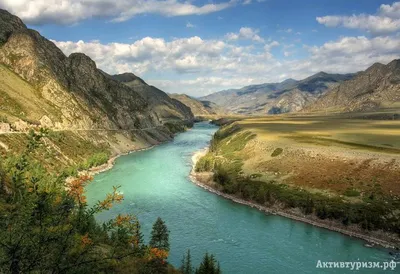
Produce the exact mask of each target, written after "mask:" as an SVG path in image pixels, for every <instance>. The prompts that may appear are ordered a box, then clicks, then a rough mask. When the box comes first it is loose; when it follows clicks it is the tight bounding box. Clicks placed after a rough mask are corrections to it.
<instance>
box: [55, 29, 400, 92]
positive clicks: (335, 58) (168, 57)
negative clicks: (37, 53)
mask: <svg viewBox="0 0 400 274" xmlns="http://www.w3.org/2000/svg"><path fill="white" fill-rule="evenodd" d="M54 42H55V43H56V45H57V46H59V47H60V48H61V49H62V50H63V51H64V52H65V53H66V54H70V53H72V52H83V53H85V54H87V55H89V56H90V57H92V58H93V59H94V60H95V61H96V62H97V64H98V67H99V68H101V69H103V70H105V71H106V72H108V73H112V74H113V73H123V72H133V73H135V74H138V75H139V76H141V77H143V78H144V79H145V80H146V81H147V82H148V83H150V84H153V85H155V86H157V87H159V88H161V89H163V90H165V91H167V92H172V93H173V92H180V93H182V92H184V93H188V94H191V95H194V96H201V95H205V94H208V93H210V92H215V91H219V90H222V89H228V88H239V87H242V86H245V85H250V84H257V83H266V82H276V81H281V80H284V79H283V78H282V77H285V78H295V79H302V78H305V77H307V76H310V75H311V74H314V73H316V72H319V71H321V70H323V71H326V72H332V73H349V72H356V71H359V70H364V69H366V68H367V67H368V66H370V65H372V64H373V63H375V62H382V63H387V62H389V61H391V60H393V59H396V58H399V56H400V37H388V36H387V37H381V36H379V37H374V38H367V37H365V36H359V37H342V38H340V39H338V40H336V41H330V42H327V43H325V44H323V45H321V46H308V47H305V50H306V51H307V52H308V53H309V56H308V57H306V58H303V59H296V58H295V55H292V53H293V51H294V50H297V49H295V48H294V47H293V46H292V45H291V44H288V45H283V47H282V49H283V54H284V55H286V56H287V57H288V56H290V57H291V58H290V59H288V60H278V59H276V58H275V57H274V56H273V55H272V54H271V53H270V50H271V48H273V47H278V46H281V45H280V44H279V42H277V41H271V42H269V43H268V44H265V45H264V46H263V48H264V50H263V51H262V52H260V51H259V47H254V46H246V47H244V46H236V45H233V44H229V43H227V42H224V41H221V40H203V39H201V38H200V37H197V36H194V37H189V38H180V39H173V40H171V41H166V40H164V39H161V38H152V37H145V38H143V39H140V40H137V41H135V42H133V43H132V44H122V43H109V44H101V43H100V42H99V41H91V42H84V41H78V42H71V41H66V42H60V41H54ZM160 77H162V78H166V77H168V78H169V79H175V80H160Z"/></svg>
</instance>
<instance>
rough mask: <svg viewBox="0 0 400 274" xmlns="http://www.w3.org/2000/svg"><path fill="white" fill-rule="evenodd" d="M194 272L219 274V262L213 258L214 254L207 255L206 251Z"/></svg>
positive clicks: (198, 273)
mask: <svg viewBox="0 0 400 274" xmlns="http://www.w3.org/2000/svg"><path fill="white" fill-rule="evenodd" d="M195 273H196V274H220V273H221V270H220V266H219V263H217V261H216V260H215V257H214V255H212V254H211V255H209V254H208V252H207V253H206V254H205V255H204V258H203V261H202V262H201V263H200V266H199V268H197V269H196V272H195Z"/></svg>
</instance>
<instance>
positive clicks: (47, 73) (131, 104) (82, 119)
mask: <svg viewBox="0 0 400 274" xmlns="http://www.w3.org/2000/svg"><path fill="white" fill-rule="evenodd" d="M0 25H1V28H0V45H1V47H0V63H1V64H3V65H5V66H6V68H4V69H5V70H11V71H12V72H14V73H15V74H16V75H18V76H19V77H21V78H22V79H23V80H25V81H26V82H27V83H29V85H31V86H32V89H31V92H30V94H29V96H30V97H31V99H32V98H33V99H35V100H39V99H40V100H41V101H42V105H43V108H44V109H45V112H46V114H47V116H48V119H49V120H51V122H52V123H54V125H55V128H58V129H124V130H131V129H140V128H154V127H158V126H161V125H162V124H163V122H164V121H163V120H162V119H159V114H158V111H157V110H156V109H155V103H154V102H150V101H149V100H146V98H144V97H143V96H142V95H141V94H140V93H139V92H137V91H135V89H133V88H130V87H129V86H127V85H124V84H122V83H120V82H118V81H115V80H113V79H111V78H110V77H107V75H105V74H104V73H103V72H102V71H100V70H99V69H97V67H96V64H95V62H94V61H93V60H91V59H90V58H89V57H87V56H86V55H84V54H81V53H74V54H71V55H70V56H69V57H67V56H65V55H64V54H63V52H62V51H61V50H60V49H58V48H57V47H56V46H55V45H54V43H52V42H51V41H49V40H47V39H46V38H44V37H42V36H41V35H40V34H39V33H38V32H36V31H34V30H30V29H27V28H26V26H25V25H24V24H23V23H22V21H21V20H20V19H19V18H17V17H15V16H13V15H11V14H10V13H8V12H7V11H4V10H0ZM15 81H18V80H15ZM160 92H161V91H160ZM161 93H162V92H161ZM167 97H168V96H167ZM25 99H26V98H25ZM147 99H149V98H148V97H147ZM164 103H165V102H159V104H158V107H161V106H162V105H163V104H164ZM22 104H23V103H22ZM168 107H169V108H170V109H172V110H174V111H176V112H177V113H179V114H180V115H175V116H174V117H173V118H174V119H177V120H186V119H187V120H190V119H192V118H193V116H192V114H191V112H190V110H188V109H184V110H183V111H182V109H179V107H181V106H180V105H179V106H178V105H177V104H176V105H173V104H170V105H169V106H168ZM32 117H34V119H36V120H38V119H37V117H35V116H34V115H33V116H32ZM27 118H30V117H27Z"/></svg>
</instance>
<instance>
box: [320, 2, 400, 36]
mask: <svg viewBox="0 0 400 274" xmlns="http://www.w3.org/2000/svg"><path fill="white" fill-rule="evenodd" d="M316 19H317V21H318V23H320V24H322V25H325V26H326V27H339V26H340V27H345V28H349V29H360V30H365V31H368V32H370V33H371V34H373V35H385V34H388V33H393V32H397V31H399V30H400V2H394V3H393V4H392V5H381V6H380V8H379V10H378V13H377V14H376V15H370V14H359V15H355V14H353V15H351V16H341V15H328V16H323V17H317V18H316Z"/></svg>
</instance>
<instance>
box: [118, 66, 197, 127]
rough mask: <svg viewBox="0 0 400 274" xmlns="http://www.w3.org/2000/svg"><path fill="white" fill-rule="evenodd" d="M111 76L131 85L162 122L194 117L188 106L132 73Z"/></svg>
mask: <svg viewBox="0 0 400 274" xmlns="http://www.w3.org/2000/svg"><path fill="white" fill-rule="evenodd" d="M111 78H112V79H114V80H116V81H119V82H121V83H123V84H125V85H126V86H128V87H131V88H132V89H134V90H135V91H136V92H137V93H139V94H140V95H141V96H142V97H143V98H144V99H145V100H146V101H147V102H148V103H149V105H150V107H151V108H152V110H153V111H154V112H155V113H156V114H157V116H158V117H159V120H160V121H161V122H163V123H165V122H170V121H174V120H176V119H182V120H185V119H188V120H192V119H193V118H194V117H193V113H192V112H191V110H190V108H189V107H187V106H186V105H184V104H182V103H181V102H179V101H177V100H174V99H172V98H170V97H169V96H168V94H166V93H165V92H163V91H161V90H159V89H158V88H156V87H154V86H149V85H148V84H146V82H145V81H143V80H142V79H141V78H139V77H137V76H136V75H134V74H133V73H124V74H119V75H112V76H111Z"/></svg>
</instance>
